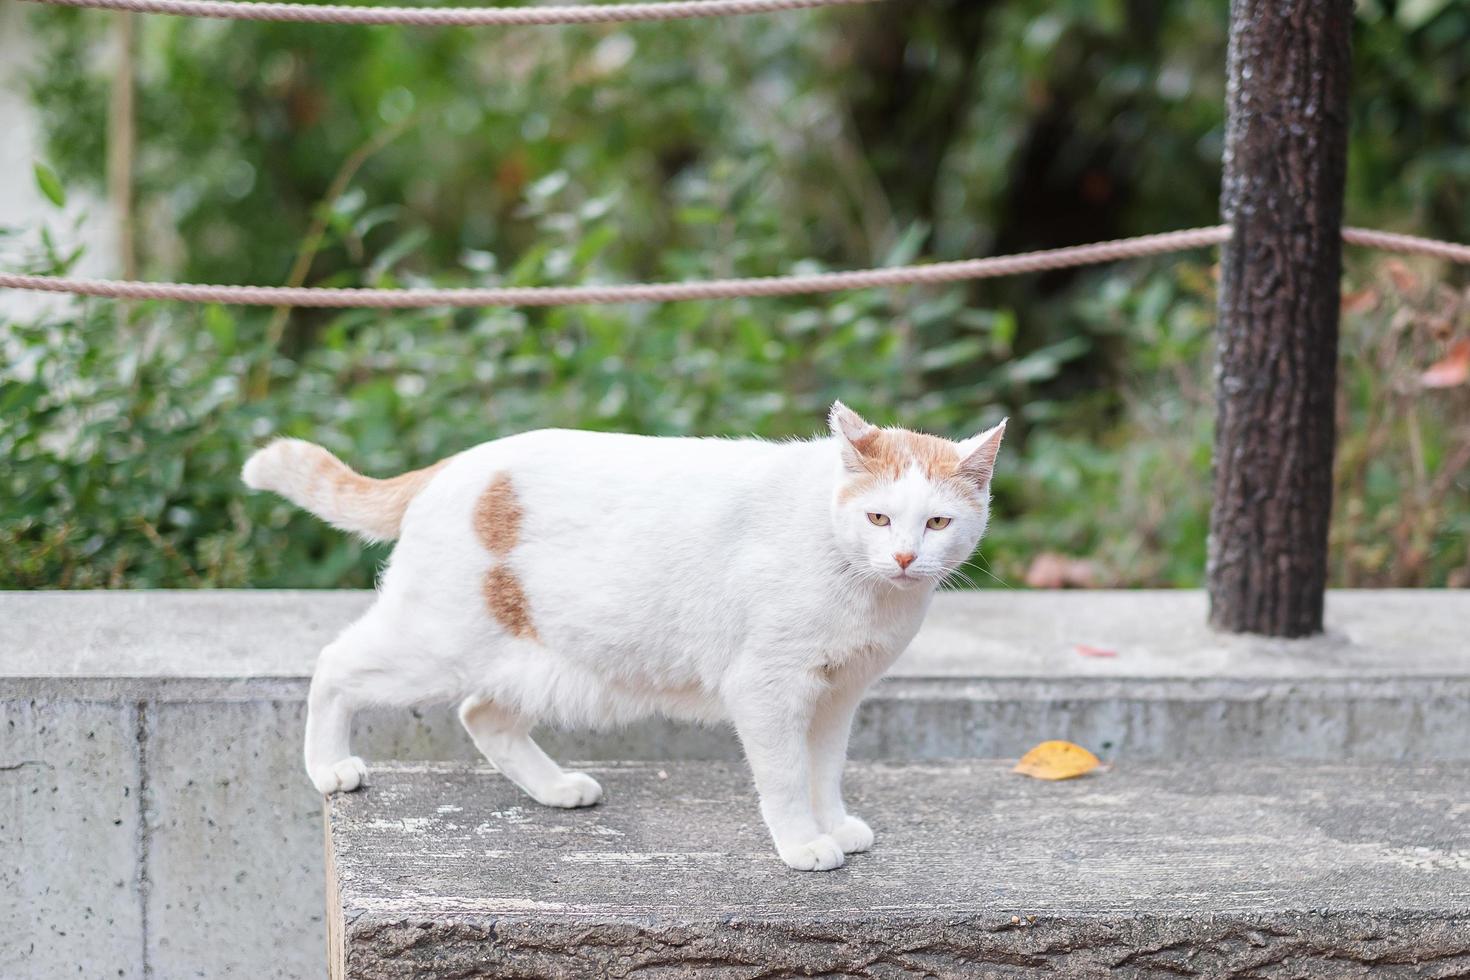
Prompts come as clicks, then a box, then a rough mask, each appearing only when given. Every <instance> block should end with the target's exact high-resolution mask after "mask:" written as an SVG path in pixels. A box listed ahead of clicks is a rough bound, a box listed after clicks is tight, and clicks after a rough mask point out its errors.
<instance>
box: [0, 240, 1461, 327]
mask: <svg viewBox="0 0 1470 980" xmlns="http://www.w3.org/2000/svg"><path fill="white" fill-rule="evenodd" d="M1342 237H1343V241H1345V242H1347V243H1348V244H1351V245H1363V246H1367V247H1370V248H1378V249H1383V250H1386V251H1391V252H1404V253H1409V254H1413V255H1427V256H1432V257H1434V258H1440V259H1446V260H1448V261H1451V262H1459V263H1464V264H1470V246H1467V245H1457V244H1455V243H1453V242H1442V241H1436V240H1434V239H1431V238H1419V237H1417V236H1414V235H1400V234H1396V233H1394V232H1387V231H1372V230H1370V229H1366V228H1344V229H1343V231H1342ZM1229 240H1230V226H1229V225H1215V226H1213V227H1209V228H1191V229H1188V230H1185V231H1170V232H1165V233H1163V234H1159V235H1142V236H1140V237H1137V238H1124V239H1119V240H1117V241H1109V242H1096V243H1093V244H1091V245H1073V246H1069V247H1067V248H1052V249H1046V250H1044V251H1039V252H1024V253H1021V254H1019V255H997V256H993V257H990V258H984V259H963V260H960V261H957V262H935V263H933V264H931V265H907V266H895V267H893V268H889V269H859V270H855V271H852V272H819V273H815V274H812V275H800V276H765V277H759V278H753V279H714V280H708V281H702V282H664V283H630V284H627V285H606V286H597V285H594V286H511V287H505V288H485V289H479V288H472V289H322V288H312V287H299V288H298V287H288V286H201V285H195V284H192V283H162V282H159V283H155V282H129V281H119V280H114V279H74V278H68V277H61V276H28V275H18V274H14V273H3V272H0V288H5V289H27V290H33V291H37V292H43V293H71V294H74V295H78V296H97V297H102V298H105V299H127V300H170V301H174V302H182V303H225V304H232V305H237V306H303V307H323V308H334V309H346V308H362V307H366V308H371V309H390V310H401V309H414V308H422V307H447V306H571V305H575V304H593V303H597V304H603V303H673V302H679V301H684V300H711V299H737V298H741V297H751V296H795V295H799V294H803V293H835V292H840V291H842V290H847V289H872V288H875V287H884V286H922V285H928V286H932V285H938V284H942V283H952V282H961V281H965V280H971V279H993V278H996V277H998V276H1014V275H1020V274H1022V273H1027V272H1047V271H1050V270H1054V269H1069V268H1073V267H1075V266H1081V265H1092V264H1094V263H1099V262H1113V261H1116V260H1119V259H1133V258H1142V257H1144V256H1149V255H1163V254H1165V253H1168V252H1181V251H1185V250H1188V249H1194V248H1207V247H1209V246H1212V245H1220V244H1222V243H1224V242H1226V241H1229Z"/></svg>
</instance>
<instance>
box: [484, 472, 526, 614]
mask: <svg viewBox="0 0 1470 980" xmlns="http://www.w3.org/2000/svg"><path fill="white" fill-rule="evenodd" d="M524 516H525V514H524V511H522V509H521V502H520V499H519V498H518V497H517V496H516V491H515V487H514V486H513V485H512V484H511V480H510V474H509V473H506V472H504V471H501V472H499V473H496V474H495V476H494V477H493V478H492V479H491V480H490V484H489V486H487V487H485V490H484V492H482V493H481V494H480V499H479V500H477V501H475V515H474V524H475V536H476V537H478V538H479V539H480V543H481V544H483V545H484V546H485V548H486V549H487V550H488V551H489V552H490V553H491V554H492V555H494V556H495V557H496V559H497V564H496V565H495V566H494V567H493V568H491V569H490V570H489V571H488V572H486V573H485V582H484V585H483V587H482V590H481V591H482V593H483V594H484V596H485V605H486V606H487V607H488V608H489V610H490V615H491V616H493V617H495V621H496V622H497V623H499V624H500V625H501V627H502V628H503V629H504V630H505V631H506V632H507V633H509V634H510V635H511V636H516V637H520V638H521V639H524V640H537V641H539V640H540V639H541V637H540V634H538V633H537V632H536V624H535V623H533V622H532V621H531V602H530V600H529V599H527V598H526V590H525V588H524V587H523V586H522V585H521V582H520V579H518V578H516V575H515V572H513V571H511V569H510V566H509V565H507V564H505V560H506V559H507V558H509V557H510V553H511V552H512V551H514V550H515V546H516V545H517V544H519V543H520V540H521V520H522V518H523V517H524Z"/></svg>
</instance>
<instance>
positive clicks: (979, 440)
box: [958, 419, 1010, 489]
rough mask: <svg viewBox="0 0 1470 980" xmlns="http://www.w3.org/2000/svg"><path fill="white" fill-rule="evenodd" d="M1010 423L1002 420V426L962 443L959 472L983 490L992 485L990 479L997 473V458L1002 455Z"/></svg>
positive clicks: (987, 430)
mask: <svg viewBox="0 0 1470 980" xmlns="http://www.w3.org/2000/svg"><path fill="white" fill-rule="evenodd" d="M1008 421H1010V420H1009V419H1001V420H1000V425H997V426H995V427H994V428H990V429H986V430H985V431H984V432H982V433H980V434H979V435H978V436H975V437H973V438H970V439H966V440H965V441H964V442H961V443H960V457H961V459H960V465H959V470H958V472H959V474H960V475H961V476H963V477H964V478H965V479H967V480H969V481H970V482H971V483H973V484H975V486H977V487H980V488H981V489H984V488H985V487H987V486H989V485H990V477H991V475H992V474H994V473H995V457H996V455H997V454H999V453H1000V440H1001V439H1002V437H1004V436H1005V434H1006V423H1007V422H1008Z"/></svg>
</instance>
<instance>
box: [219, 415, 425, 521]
mask: <svg viewBox="0 0 1470 980" xmlns="http://www.w3.org/2000/svg"><path fill="white" fill-rule="evenodd" d="M446 462H448V460H440V461H439V462H437V463H435V464H434V465H433V466H428V467H425V468H424V469H421V470H414V471H412V472H409V473H404V474H403V475H402V476H395V477H393V478H392V479H389V480H374V479H372V478H371V477H366V476H363V475H361V474H360V473H357V472H355V471H353V470H352V468H351V467H349V466H348V465H347V464H346V463H344V462H342V461H341V460H340V459H338V458H337V457H336V456H333V455H332V454H331V453H329V452H327V451H326V450H325V449H323V448H322V447H321V446H318V445H316V444H315V443H310V442H306V441H304V440H301V439H277V440H276V441H275V442H272V443H271V444H270V445H268V446H266V447H265V448H264V449H260V450H257V451H256V453H255V454H254V455H252V456H251V457H250V458H249V459H248V460H246V461H245V468H244V470H242V471H241V474H240V475H241V477H242V478H243V479H244V480H245V485H246V486H248V487H250V488H251V489H252V490H270V491H273V492H275V493H278V494H280V495H281V496H282V497H285V498H286V499H287V500H289V501H291V502H292V503H293V504H296V505H297V506H298V507H301V508H303V509H305V510H308V511H310V512H311V513H313V514H315V515H316V516H317V517H320V518H321V519H322V520H324V521H326V522H327V523H328V524H331V525H332V526H333V527H339V528H341V529H342V530H344V531H351V532H352V533H354V534H360V535H362V536H363V537H365V538H367V539H368V540H370V541H392V540H393V539H394V538H397V537H398V530H399V528H400V526H401V525H402V524H403V512H404V511H406V510H408V505H409V502H410V501H412V500H413V498H414V497H416V496H418V494H419V491H420V490H422V489H423V488H424V487H426V486H428V483H429V481H430V480H432V479H433V478H434V474H435V473H437V472H439V468H440V467H441V466H443V465H444V464H445V463H446Z"/></svg>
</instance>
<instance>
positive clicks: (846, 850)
mask: <svg viewBox="0 0 1470 980" xmlns="http://www.w3.org/2000/svg"><path fill="white" fill-rule="evenodd" d="M832 839H833V840H835V841H836V842H837V846H838V847H840V848H842V853H843V854H859V853H861V852H863V851H866V850H867V849H868V848H870V847H872V846H873V828H872V827H869V826H868V825H867V823H866V822H865V821H863V820H860V819H858V818H857V817H854V816H852V815H851V814H849V815H848V816H847V817H845V818H843V821H842V823H840V824H838V825H837V827H836V828H835V829H834V830H833V831H832Z"/></svg>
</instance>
